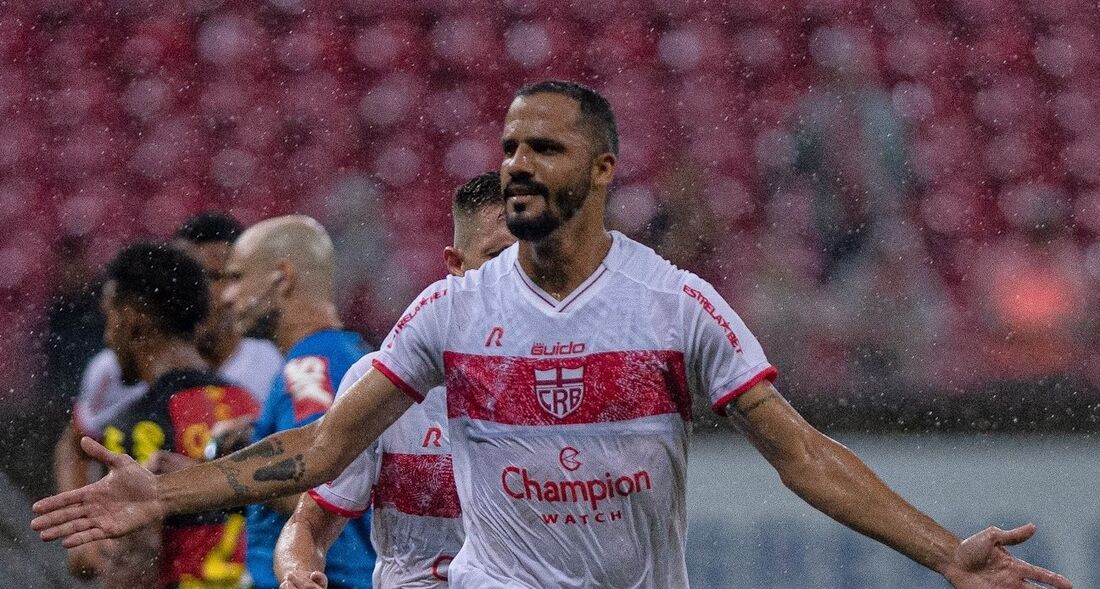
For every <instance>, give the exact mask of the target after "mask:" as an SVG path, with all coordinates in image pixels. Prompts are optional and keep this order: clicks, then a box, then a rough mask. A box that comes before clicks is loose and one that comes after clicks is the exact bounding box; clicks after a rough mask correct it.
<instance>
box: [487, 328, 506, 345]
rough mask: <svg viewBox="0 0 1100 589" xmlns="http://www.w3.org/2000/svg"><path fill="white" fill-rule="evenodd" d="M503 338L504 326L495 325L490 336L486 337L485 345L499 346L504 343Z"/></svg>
mask: <svg viewBox="0 0 1100 589" xmlns="http://www.w3.org/2000/svg"><path fill="white" fill-rule="evenodd" d="M503 338H504V328H503V327H501V326H499V325H497V326H494V327H493V330H492V331H490V332H489V337H487V338H485V347H486V348H488V347H490V346H494V345H495V346H496V347H498V348H499V347H501V346H502V345H503V343H502V342H501V339H503Z"/></svg>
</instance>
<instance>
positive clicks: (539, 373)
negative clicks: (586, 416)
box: [535, 366, 584, 419]
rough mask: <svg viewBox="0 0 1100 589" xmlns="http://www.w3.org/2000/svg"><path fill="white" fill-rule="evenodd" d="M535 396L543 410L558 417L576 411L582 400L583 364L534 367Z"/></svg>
mask: <svg viewBox="0 0 1100 589" xmlns="http://www.w3.org/2000/svg"><path fill="white" fill-rule="evenodd" d="M535 396H536V397H538V400H539V406H541V407H542V409H543V411H546V412H547V413H549V414H550V415H553V416H554V417H557V418H558V419H562V418H564V417H565V416H567V415H569V414H570V413H572V412H574V411H576V410H577V407H580V406H581V401H582V400H584V366H581V367H579V368H562V367H558V368H551V369H550V370H537V369H536V370H535Z"/></svg>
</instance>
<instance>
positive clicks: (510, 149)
mask: <svg viewBox="0 0 1100 589" xmlns="http://www.w3.org/2000/svg"><path fill="white" fill-rule="evenodd" d="M501 147H502V148H503V149H504V155H506V156H508V157H511V156H512V155H514V154H515V153H516V142H515V141H512V140H508V141H505V142H503V143H501Z"/></svg>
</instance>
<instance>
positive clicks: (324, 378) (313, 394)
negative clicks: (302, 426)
mask: <svg viewBox="0 0 1100 589" xmlns="http://www.w3.org/2000/svg"><path fill="white" fill-rule="evenodd" d="M283 378H284V380H285V383H286V389H287V392H288V393H290V398H291V401H292V403H293V406H294V420H295V421H300V420H302V419H305V418H306V417H308V416H310V415H312V414H314V413H323V412H325V411H327V410H328V408H329V406H331V405H332V401H333V398H334V397H335V395H333V390H332V381H331V380H330V379H329V374H328V359H327V358H325V357H324V356H301V357H299V358H292V359H290V360H287V363H286V365H285V366H284V367H283Z"/></svg>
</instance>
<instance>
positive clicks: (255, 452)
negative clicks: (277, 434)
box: [229, 440, 283, 462]
mask: <svg viewBox="0 0 1100 589" xmlns="http://www.w3.org/2000/svg"><path fill="white" fill-rule="evenodd" d="M282 453H283V443H282V442H280V441H279V440H261V441H259V442H256V443H255V444H252V445H251V446H249V447H247V448H244V449H243V450H238V451H236V452H234V453H232V454H230V455H229V459H230V460H232V461H233V462H244V461H245V460H248V459H249V458H271V457H273V456H278V455H280V454H282Z"/></svg>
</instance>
